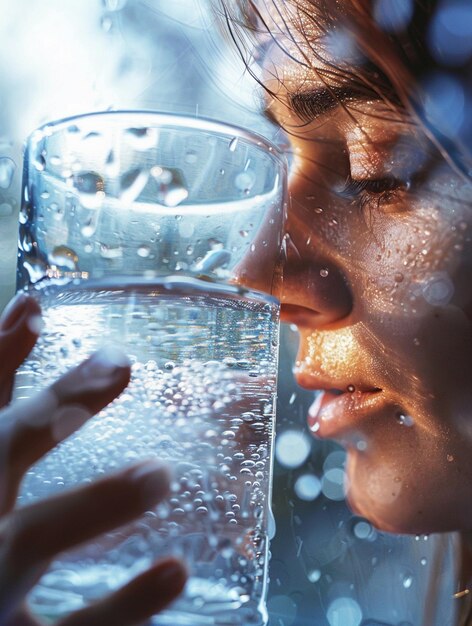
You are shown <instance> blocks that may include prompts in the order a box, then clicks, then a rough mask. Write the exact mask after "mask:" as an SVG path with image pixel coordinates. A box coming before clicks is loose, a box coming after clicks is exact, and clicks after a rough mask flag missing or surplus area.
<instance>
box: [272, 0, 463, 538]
mask: <svg viewBox="0 0 472 626" xmlns="http://www.w3.org/2000/svg"><path fill="white" fill-rule="evenodd" d="M281 5H282V3H281ZM284 6H285V7H287V4H285V5H284ZM310 6H311V5H309V4H308V8H309V11H311V12H313V9H312V8H310ZM279 8H280V6H279ZM282 10H286V13H285V14H279V13H276V12H275V11H273V12H272V15H268V16H266V19H267V20H268V22H269V24H271V25H272V26H273V27H274V29H279V30H280V32H282V34H279V36H278V37H279V40H278V44H277V45H272V49H271V53H270V55H269V58H268V60H267V62H266V64H265V69H264V82H265V85H266V87H268V89H270V90H272V92H273V93H274V96H273V97H269V102H268V108H269V111H270V113H271V115H272V116H273V117H275V118H276V120H277V121H278V122H279V123H280V124H281V125H282V126H283V127H284V128H285V129H286V130H287V132H288V133H289V135H290V137H291V143H292V148H293V152H294V162H293V166H292V172H291V178H290V192H291V206H290V209H289V219H288V238H287V257H288V261H287V265H286V269H285V274H284V282H283V291H282V294H281V300H282V312H283V316H284V319H285V320H286V321H290V322H292V323H294V324H296V325H297V326H298V330H299V334H300V346H299V352H298V357H297V362H296V366H295V372H296V378H297V381H298V383H299V384H300V385H302V386H303V387H306V388H308V389H312V390H320V391H322V394H321V395H319V396H318V398H317V399H316V401H315V402H314V404H313V406H312V407H311V409H310V415H309V417H308V422H309V425H310V428H311V430H312V431H313V433H315V434H316V436H317V437H322V438H325V437H327V438H333V439H336V440H337V441H339V442H341V443H342V444H343V445H345V446H346V448H347V451H348V463H347V481H348V482H347V497H348V500H349V502H350V504H351V506H352V508H353V509H354V511H355V512H357V513H358V514H360V515H363V516H365V517H367V518H368V519H370V520H371V521H372V522H373V523H374V524H376V525H377V526H378V527H380V528H382V529H384V530H388V531H394V532H407V533H428V532H432V531H445V530H451V529H470V528H472V380H471V379H472V367H471V362H472V333H471V326H472V324H471V320H472V280H471V276H472V274H471V268H472V242H471V234H472V207H471V205H472V187H471V186H470V185H469V184H467V183H466V182H465V181H464V180H463V179H462V178H461V176H460V175H459V174H457V173H455V172H454V170H453V168H452V167H451V166H450V165H448V163H446V161H445V160H444V159H443V158H441V157H440V156H439V152H436V150H435V149H434V148H433V147H432V145H431V144H430V142H429V141H428V139H427V138H426V137H425V135H424V134H423V132H422V131H421V130H420V129H419V127H418V126H416V125H415V124H414V123H413V121H412V119H411V118H409V117H408V116H407V115H404V114H403V113H399V112H398V111H396V110H395V109H394V108H393V107H392V106H390V105H389V104H388V103H386V102H384V101H382V100H381V99H379V98H377V97H375V96H374V95H373V94H368V93H366V91H365V90H364V91H363V92H361V93H359V88H358V85H355V84H354V85H353V84H351V82H352V75H350V74H348V73H344V74H343V76H342V77H341V76H339V75H338V76H336V75H335V73H333V71H332V69H333V68H332V67H331V66H330V65H329V61H331V60H332V61H334V63H335V64H337V65H339V62H340V59H339V58H335V57H336V54H337V53H338V52H339V54H341V53H342V54H343V55H345V54H346V50H347V49H348V48H346V46H347V47H349V45H350V40H349V38H348V37H345V35H344V34H343V32H342V30H340V31H336V32H335V33H334V34H332V35H321V34H320V32H319V31H317V29H315V28H314V27H313V25H312V22H311V20H309V21H308V19H307V18H305V17H302V18H301V19H302V25H301V26H300V23H297V24H296V25H295V26H294V27H293V28H292V35H295V41H293V39H290V37H287V36H284V34H283V31H284V30H285V25H284V24H283V21H282V18H284V19H285V20H290V19H291V18H290V15H289V11H288V9H283V7H282ZM297 19H300V15H299V16H298V18H297ZM301 31H304V34H301ZM316 31H317V32H316ZM307 34H308V36H309V38H313V41H314V40H315V39H316V41H317V43H314V44H313V48H314V50H313V49H310V47H309V46H306V45H305V44H304V43H303V42H304V40H305V37H306V35H307ZM343 37H344V39H343ZM351 53H352V55H354V56H355V54H356V53H355V51H352V50H348V57H349V54H351ZM318 54H321V56H322V58H317V55H318ZM344 58H345V56H344Z"/></svg>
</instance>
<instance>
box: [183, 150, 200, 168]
mask: <svg viewBox="0 0 472 626" xmlns="http://www.w3.org/2000/svg"><path fill="white" fill-rule="evenodd" d="M197 160H198V154H197V153H196V151H195V150H187V152H186V154H185V157H184V161H185V163H189V164H190V165H192V164H193V163H196V162H197Z"/></svg>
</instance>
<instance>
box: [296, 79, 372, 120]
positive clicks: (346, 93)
mask: <svg viewBox="0 0 472 626" xmlns="http://www.w3.org/2000/svg"><path fill="white" fill-rule="evenodd" d="M288 99H289V104H290V106H291V108H292V109H293V110H294V111H295V112H296V113H298V114H299V115H301V116H302V117H305V118H308V117H309V118H310V121H315V120H316V119H318V118H319V117H321V116H323V115H326V114H327V113H330V112H331V111H333V110H334V109H336V108H337V107H338V106H342V105H346V104H350V103H355V102H371V101H373V100H375V101H379V100H382V98H381V96H380V95H379V94H378V93H376V92H375V91H373V90H371V89H368V88H363V89H361V88H359V87H356V86H351V85H343V86H340V87H319V88H316V89H309V90H303V91H296V92H293V93H289V94H288Z"/></svg>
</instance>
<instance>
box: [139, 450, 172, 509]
mask: <svg viewBox="0 0 472 626" xmlns="http://www.w3.org/2000/svg"><path fill="white" fill-rule="evenodd" d="M132 472H133V473H132V479H133V480H134V481H135V482H136V483H137V484H138V485H139V490H140V492H141V497H142V500H143V503H144V504H145V506H148V507H151V506H153V505H154V504H157V503H158V502H159V501H160V500H162V498H163V497H164V496H166V495H167V494H168V493H169V489H170V481H171V478H172V477H171V474H170V471H169V468H168V467H166V466H165V465H163V463H162V462H161V461H159V460H157V459H152V460H150V461H146V462H145V463H143V464H142V465H139V466H138V467H136V468H134V469H133V470H132Z"/></svg>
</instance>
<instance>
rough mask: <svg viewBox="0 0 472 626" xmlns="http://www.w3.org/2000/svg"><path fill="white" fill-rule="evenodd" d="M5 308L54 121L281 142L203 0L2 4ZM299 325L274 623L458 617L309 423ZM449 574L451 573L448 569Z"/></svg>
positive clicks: (427, 565) (272, 596) (286, 360)
mask: <svg viewBox="0 0 472 626" xmlns="http://www.w3.org/2000/svg"><path fill="white" fill-rule="evenodd" d="M0 15H1V16H2V18H1V20H0V51H1V59H2V63H1V66H0V85H1V90H0V94H1V95H0V309H1V308H2V307H3V305H4V304H5V302H6V301H7V299H8V298H9V297H10V296H11V295H12V294H13V292H14V282H15V262H16V239H17V220H18V211H19V203H20V186H21V172H22V150H23V143H24V140H25V138H26V137H27V135H28V134H29V133H30V132H31V131H32V130H33V129H34V128H35V127H37V126H39V125H40V124H43V123H44V122H47V121H51V120H54V119H58V118H62V117H66V116H70V115H74V114H79V113H85V112H89V111H99V110H107V109H126V108H140V109H152V110H161V111H174V112H182V113H187V114H191V115H196V116H204V117H213V118H217V119H219V120H222V121H227V122H231V123H233V124H237V125H240V126H245V127H247V128H250V129H252V130H255V131H257V132H259V133H261V134H263V135H265V136H266V137H268V138H270V139H272V140H274V141H276V142H277V141H279V142H281V141H282V137H281V134H280V131H278V129H276V128H274V127H273V126H271V125H270V124H269V123H268V122H266V121H265V120H264V118H263V117H262V115H261V114H260V107H261V94H260V91H259V89H258V88H257V86H256V84H255V83H254V81H253V80H252V79H251V78H250V77H249V76H248V75H247V73H246V72H245V68H244V65H243V63H242V62H241V60H240V58H239V56H238V54H237V52H236V51H235V50H234V49H232V48H231V47H230V45H229V44H228V43H227V42H226V40H225V39H224V38H223V37H222V36H221V35H220V34H219V31H218V29H217V28H216V24H215V16H214V14H213V13H212V12H211V10H210V9H209V7H208V6H207V5H206V4H205V2H204V0H167V1H166V0H67V2H64V0H62V1H60V0H42V2H40V3H38V2H37V1H35V0H21V1H18V0H0ZM296 349H297V333H296V329H295V328H293V327H288V326H287V327H284V328H283V332H282V347H281V360H280V392H279V404H278V424H277V440H276V463H275V481H274V501H273V508H274V514H275V517H276V523H277V534H276V537H275V539H274V540H273V542H272V544H271V553H272V558H271V562H270V590H269V598H268V606H269V613H270V626H292V625H294V626H303V625H305V624H307V625H310V626H423V625H424V626H435V625H437V626H448V625H449V624H451V625H452V624H453V618H452V610H451V605H450V601H451V598H452V594H453V591H454V590H453V589H452V586H451V583H447V582H444V584H442V583H440V585H439V591H438V595H436V596H435V597H433V598H428V600H427V602H428V604H429V607H430V609H431V615H434V617H431V618H429V619H430V621H428V622H427V623H426V622H424V621H423V618H422V615H423V613H424V610H425V603H426V588H427V586H428V584H429V582H430V577H431V576H433V574H434V576H436V577H437V575H438V573H437V572H434V551H435V545H436V544H437V542H438V538H437V537H434V536H431V537H426V536H422V537H395V536H393V535H388V534H384V533H379V532H377V531H376V530H375V529H374V528H372V526H371V525H370V524H369V523H368V522H367V521H366V520H364V519H361V518H358V517H356V516H353V515H352V514H351V513H350V512H349V510H348V509H347V507H346V505H345V502H344V491H343V474H344V472H343V467H344V459H345V455H344V453H343V451H342V450H341V449H340V448H338V447H337V446H336V445H335V444H331V443H329V442H319V441H315V440H314V439H313V438H312V437H311V436H310V435H309V434H308V432H307V429H306V426H305V423H306V415H307V411H308V407H309V406H310V404H311V403H312V401H313V394H312V393H310V392H307V391H303V390H300V389H298V388H296V385H295V383H294V381H293V376H292V363H293V361H294V357H295V354H296ZM442 575H443V576H444V580H445V581H447V579H448V577H447V572H442Z"/></svg>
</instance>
